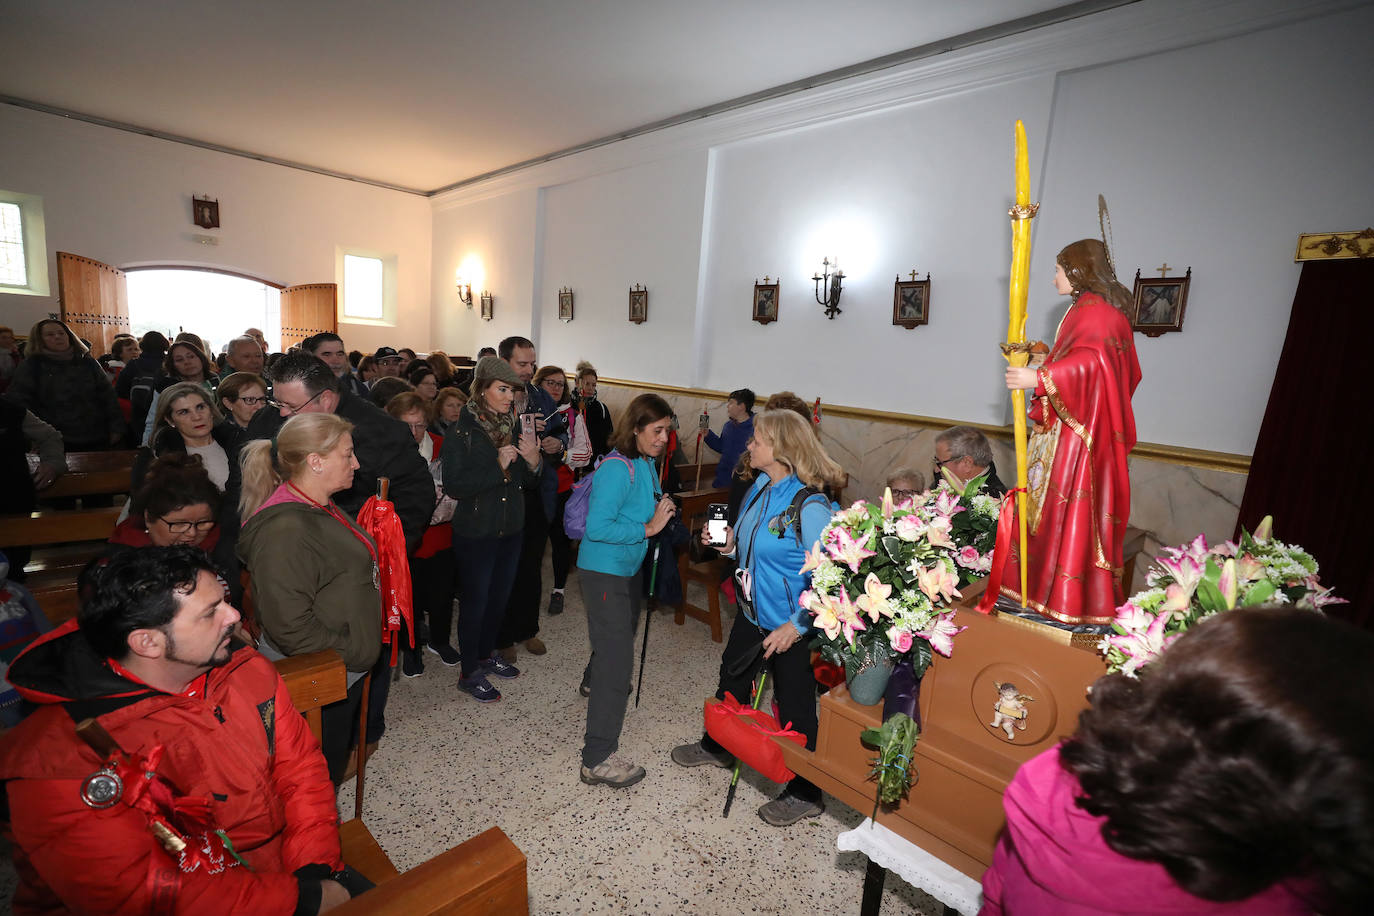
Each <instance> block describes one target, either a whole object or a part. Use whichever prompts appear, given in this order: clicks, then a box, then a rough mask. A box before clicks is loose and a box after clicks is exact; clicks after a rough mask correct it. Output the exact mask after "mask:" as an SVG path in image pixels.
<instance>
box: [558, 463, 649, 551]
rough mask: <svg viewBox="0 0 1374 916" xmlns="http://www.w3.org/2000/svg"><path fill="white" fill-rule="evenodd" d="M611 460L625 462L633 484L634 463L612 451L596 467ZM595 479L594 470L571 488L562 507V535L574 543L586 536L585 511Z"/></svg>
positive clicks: (588, 506) (589, 506) (589, 505)
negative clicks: (570, 494)
mask: <svg viewBox="0 0 1374 916" xmlns="http://www.w3.org/2000/svg"><path fill="white" fill-rule="evenodd" d="M612 458H614V459H615V460H616V461H623V462H625V467H627V468H629V469H630V483H632V484H633V483H634V482H635V465H634V462H633V461H631V460H630V459H628V458H626V457H625V456H624V455H622V454H620V453H619V452H617V451H615V450H614V449H612V450H611V453H610V454H609V455H607V456H606V457H605V458H602V459H601V460H600V461H597V463H596V467H597V468H600V467H601V462H602V461H610V460H611V459H612ZM595 479H596V468H594V469H593V470H592V472H591V473H590V474H588V475H587V476H586V477H583V478H582V479H581V480H579V481H578V482H577V484H576V485H575V486H574V487H573V491H572V496H569V497H568V502H567V504H566V505H565V506H564V507H563V533H564V534H566V535H567V536H568V537H570V538H572V539H573V540H574V541H580V540H582V539H583V538H584V537H586V536H587V510H588V509H590V508H591V504H592V481H593V480H595Z"/></svg>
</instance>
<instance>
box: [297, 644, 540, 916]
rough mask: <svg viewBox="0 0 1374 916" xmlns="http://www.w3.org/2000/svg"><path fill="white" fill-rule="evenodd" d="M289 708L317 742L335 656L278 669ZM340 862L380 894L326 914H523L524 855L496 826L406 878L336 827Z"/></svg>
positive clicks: (338, 686) (348, 825)
mask: <svg viewBox="0 0 1374 916" xmlns="http://www.w3.org/2000/svg"><path fill="white" fill-rule="evenodd" d="M276 666H277V671H278V672H279V673H280V674H281V676H282V680H283V681H284V682H285V683H286V689H287V692H288V693H289V694H290V695H291V702H292V704H293V705H294V706H295V707H296V709H298V710H299V711H300V712H301V713H302V714H303V715H304V716H305V719H306V722H307V723H308V724H309V726H310V731H311V733H312V734H314V735H315V737H316V738H317V739H318V738H319V736H320V707H322V706H325V705H327V704H329V703H333V702H335V701H337V700H340V699H343V698H344V697H345V696H346V695H347V693H348V688H347V674H346V672H345V669H344V663H343V659H342V658H340V657H339V655H338V653H336V652H332V651H328V652H316V653H313V654H311V655H301V656H296V657H295V658H284V659H281V660H279V661H277V662H276ZM339 845H340V847H341V849H342V852H343V859H344V862H345V863H347V864H348V865H349V866H350V867H351V868H353V869H354V870H355V871H357V872H358V873H359V874H361V875H363V876H364V877H366V878H367V879H368V880H369V881H371V882H372V883H373V884H376V885H377V887H376V888H374V889H373V890H370V891H368V892H367V893H366V894H364V895H362V896H361V897H358V898H357V899H355V900H352V901H350V902H349V903H347V904H345V905H344V906H341V907H339V908H337V909H335V910H332V911H331V912H335V913H340V914H343V916H349V914H363V913H374V914H376V913H380V914H384V916H431V914H433V916H439V914H479V913H481V914H485V913H512V914H520V913H528V912H529V886H528V879H527V871H526V862H525V856H524V854H523V853H521V852H520V850H519V849H518V848H516V846H515V844H514V843H512V842H511V841H510V838H509V837H507V836H506V835H505V833H503V832H502V831H501V829H500V828H499V827H492V828H491V829H489V830H487V831H485V832H484V833H481V834H478V835H477V836H475V837H473V838H472V839H470V840H468V841H466V842H464V843H461V844H459V845H458V846H455V847H453V848H452V849H450V850H448V851H447V852H445V853H442V854H441V855H438V856H435V857H434V858H432V859H430V860H429V861H428V862H425V863H424V864H422V865H419V866H417V867H415V868H413V869H411V870H410V871H408V872H406V873H405V874H404V875H403V874H401V873H400V872H398V871H397V869H396V866H395V865H393V864H392V862H391V859H389V858H388V857H387V855H386V852H385V851H384V850H383V849H382V847H381V846H380V845H379V844H378V843H377V841H376V839H374V838H373V836H372V833H371V832H370V831H369V830H368V829H367V825H365V824H364V823H363V822H362V819H361V818H359V817H354V818H353V819H352V820H348V821H344V822H343V823H342V824H340V825H339Z"/></svg>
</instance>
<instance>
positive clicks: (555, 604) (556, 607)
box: [544, 592, 563, 617]
mask: <svg viewBox="0 0 1374 916" xmlns="http://www.w3.org/2000/svg"><path fill="white" fill-rule="evenodd" d="M544 613H545V614H548V615H549V616H550V617H557V616H558V615H559V614H561V613H563V593H562V592H554V593H553V594H551V595H549V609H548V610H547V611H545V612H544Z"/></svg>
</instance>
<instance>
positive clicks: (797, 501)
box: [782, 487, 825, 547]
mask: <svg viewBox="0 0 1374 916" xmlns="http://www.w3.org/2000/svg"><path fill="white" fill-rule="evenodd" d="M813 496H819V497H821V498H822V499H824V498H825V494H824V493H822V492H821V491H820V490H817V489H816V488H815V487H802V488H801V489H800V490H798V491H797V492H796V494H795V495H794V496H793V497H792V502H791V503H790V504H789V505H788V506H787V512H786V513H784V514H783V517H782V528H783V530H784V531H786V530H787V528H788V527H789V526H791V527H792V532H793V534H794V535H795V536H796V538H797V546H798V547H805V546H806V545H805V544H803V543H802V533H801V512H802V506H804V505H806V503H807V502H808V501H809V500H810V499H811V497H813Z"/></svg>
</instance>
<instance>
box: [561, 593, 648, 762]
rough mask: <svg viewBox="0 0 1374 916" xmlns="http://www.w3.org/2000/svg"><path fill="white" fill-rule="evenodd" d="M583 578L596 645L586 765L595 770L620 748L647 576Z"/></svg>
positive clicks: (584, 754) (584, 751)
mask: <svg viewBox="0 0 1374 916" xmlns="http://www.w3.org/2000/svg"><path fill="white" fill-rule="evenodd" d="M577 578H578V581H579V582H580V583H581V585H582V602H583V604H584V605H586V609H587V634H588V635H589V636H590V637H591V642H592V660H591V662H590V663H589V667H590V669H591V680H590V684H591V688H592V695H591V696H590V697H588V699H587V735H586V740H585V743H584V744H583V745H582V765H583V766H585V767H594V766H596V765H598V764H600V763H602V762H604V761H605V760H606V758H607V757H609V756H611V755H612V754H614V753H615V752H616V750H617V749H618V748H619V747H620V729H621V728H622V727H623V726H624V725H625V704H626V703H627V702H628V701H629V699H630V676H631V675H632V674H633V673H634V662H635V624H636V623H637V622H638V621H639V611H640V606H641V604H642V602H643V597H642V596H643V591H644V589H643V583H642V581H641V580H642V579H643V574H642V573H635V574H634V575H633V576H612V575H608V574H607V573H599V572H592V571H591V570H587V569H579V570H578V571H577Z"/></svg>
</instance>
